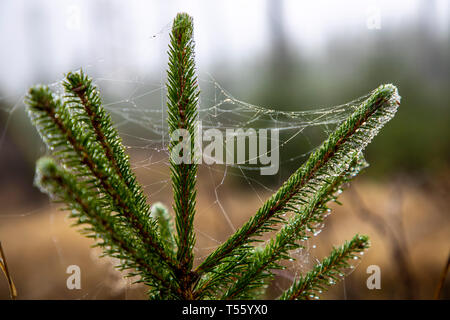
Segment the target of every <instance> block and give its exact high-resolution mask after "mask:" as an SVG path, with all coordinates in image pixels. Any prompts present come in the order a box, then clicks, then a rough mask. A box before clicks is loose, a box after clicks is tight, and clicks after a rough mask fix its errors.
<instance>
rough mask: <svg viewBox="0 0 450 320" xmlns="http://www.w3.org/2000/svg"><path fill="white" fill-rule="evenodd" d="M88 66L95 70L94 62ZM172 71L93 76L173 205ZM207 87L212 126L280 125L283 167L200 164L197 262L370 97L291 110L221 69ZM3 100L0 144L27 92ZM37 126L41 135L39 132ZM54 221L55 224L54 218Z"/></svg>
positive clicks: (307, 255)
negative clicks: (237, 84)
mask: <svg viewBox="0 0 450 320" xmlns="http://www.w3.org/2000/svg"><path fill="white" fill-rule="evenodd" d="M94 67H95V65H94ZM94 67H92V68H94ZM85 71H86V72H87V73H88V74H89V68H88V69H87V70H85ZM164 74H165V72H164V69H163V67H161V73H160V76H159V77H157V78H159V79H158V80H156V81H149V80H148V78H146V77H142V78H136V77H124V76H122V75H120V73H110V74H108V75H103V76H102V75H101V74H100V75H99V74H98V73H97V75H94V76H93V77H94V81H95V84H96V85H97V86H98V87H99V89H100V92H101V95H102V98H103V101H104V106H105V108H106V109H107V110H108V111H109V112H110V113H111V114H112V117H113V120H114V122H115V126H116V128H117V130H118V131H119V134H120V135H121V137H122V139H123V141H124V144H125V146H126V149H127V152H128V153H129V154H130V156H131V161H132V167H133V169H134V171H135V173H136V174H137V176H138V180H139V181H140V182H141V183H142V185H143V187H144V190H145V192H146V194H147V195H148V198H149V202H150V203H155V202H157V201H160V202H163V203H164V204H166V205H167V206H168V207H170V206H171V203H172V200H171V197H172V194H171V182H170V171H169V162H168V158H169V154H168V148H167V146H168V143H169V136H168V127H167V110H166V89H165V79H164ZM56 80H58V79H56ZM59 83H60V81H59V80H58V81H55V82H54V83H50V84H49V86H50V87H51V88H52V89H53V90H54V91H55V92H57V93H62V88H61V86H60V84H59ZM199 87H200V89H201V92H202V94H201V96H200V105H199V113H198V114H199V119H200V120H201V122H202V127H203V129H204V130H208V129H218V130H219V131H221V132H223V134H224V135H225V132H226V130H227V129H239V128H242V129H249V128H254V129H256V130H259V129H271V130H277V131H278V133H279V171H278V172H277V173H276V174H274V175H271V176H261V174H260V165H258V163H257V164H249V163H241V164H236V163H232V164H214V165H207V164H201V165H200V166H199V175H198V182H197V186H198V201H197V215H196V220H195V228H196V230H195V231H196V238H197V245H196V247H195V254H196V263H197V264H198V263H200V262H201V261H202V260H203V259H204V258H205V256H206V255H207V254H208V253H210V252H211V251H212V250H214V248H216V247H217V246H218V245H220V244H221V243H222V242H223V241H224V240H225V239H226V238H227V237H229V236H230V235H231V234H232V233H234V232H235V231H236V230H237V229H238V228H239V227H240V226H241V225H242V224H243V223H245V221H247V220H248V218H249V217H250V216H251V215H252V214H254V213H255V212H256V210H257V209H258V208H259V207H260V206H261V205H262V204H263V203H264V201H265V200H266V199H267V198H268V197H269V196H270V195H271V194H272V193H273V192H275V191H276V190H277V188H278V187H279V186H280V185H281V183H282V182H283V181H284V180H285V179H286V178H287V177H288V176H289V175H290V174H291V173H292V172H293V171H294V170H295V169H296V168H298V167H299V166H300V165H301V164H302V163H303V162H304V161H305V160H306V159H307V157H308V155H309V154H310V153H311V152H312V151H313V150H314V149H315V148H316V147H318V145H319V144H320V142H322V141H323V140H324V139H325V138H326V137H327V136H328V135H329V134H330V133H331V132H332V130H333V129H334V128H335V127H336V125H338V124H339V123H341V122H342V121H343V120H344V119H345V118H346V117H348V116H349V114H350V113H351V112H352V111H353V110H354V109H355V107H356V106H357V105H358V104H359V103H360V102H362V101H363V100H364V99H365V98H367V96H362V97H359V98H357V99H355V100H353V101H351V102H349V103H345V104H339V105H334V106H322V107H317V106H311V107H308V106H301V105H299V106H291V107H289V108H286V110H289V111H286V110H283V109H282V108H280V106H270V105H255V104H252V103H251V102H245V101H242V100H240V99H239V98H238V97H235V96H234V95H233V93H232V92H229V91H228V89H227V88H226V87H225V86H224V85H222V84H221V83H219V81H216V80H215V78H214V75H210V74H201V73H200V76H199ZM1 99H2V101H3V102H6V103H3V104H2V107H1V108H2V109H1V112H2V113H3V114H4V115H6V117H5V118H6V125H5V126H4V127H2V128H1V132H0V139H1V140H0V144H1V143H2V141H3V140H4V139H5V134H6V133H7V132H8V130H9V122H10V121H11V119H12V118H14V117H15V115H16V114H17V113H20V112H21V111H23V110H24V108H25V106H24V104H23V96H16V97H1ZM24 125H29V124H24ZM30 126H31V125H30ZM29 132H33V134H35V135H37V133H36V132H35V131H32V130H30V131H29ZM18 138H20V139H26V137H18ZM271 142H272V141H271ZM1 150H2V149H1V145H0V151H1ZM46 152H47V151H46V150H45V148H43V147H40V149H39V151H38V152H37V153H38V155H44V154H45V153H46ZM37 211H39V210H37ZM41 211H42V210H41ZM35 214H37V212H36V211H27V212H24V213H21V214H15V215H14V218H13V217H12V214H11V215H2V216H1V218H2V221H1V223H4V224H8V223H9V222H10V221H12V220H13V219H16V218H21V219H28V218H29V217H30V216H33V215H35ZM48 223H50V224H51V223H52V219H50V220H49V222H48ZM51 239H52V241H53V242H54V245H55V248H56V250H55V255H58V256H59V257H60V260H63V259H64V251H62V250H61V248H60V247H59V245H58V236H56V235H54V236H52V237H51ZM315 245H316V244H315V241H314V240H309V241H307V242H306V243H305V248H304V249H299V250H298V251H296V252H294V253H293V258H294V260H293V261H289V262H288V263H287V266H288V267H289V269H288V270H289V271H277V272H276V274H277V276H279V277H281V278H285V279H287V280H288V282H289V281H292V280H293V279H295V277H296V276H297V275H298V272H303V271H305V270H307V269H308V268H310V267H311V265H312V264H314V263H316V262H317V257H316V256H315V254H314V251H313V250H312V249H314V247H315ZM92 250H95V249H92ZM93 252H94V253H95V254H94V255H93V256H98V251H93ZM63 262H64V261H61V264H64V263H65V262H64V263H63ZM114 272H115V271H114ZM116 274H118V273H117V272H116ZM118 279H120V277H114V281H113V282H115V283H116V285H115V286H119V287H120V288H119V289H120V290H127V289H128V288H129V287H130V285H131V281H128V280H120V281H119V280H118ZM109 282H111V281H109ZM105 283H106V280H104V281H103V280H101V281H99V284H98V286H96V287H94V288H93V289H91V290H90V291H88V292H85V293H83V294H81V295H80V297H79V298H81V299H94V298H96V297H97V293H98V292H99V291H100V290H102V288H104V287H105V286H107V285H106V284H105ZM117 283H119V284H117ZM108 286H110V285H108ZM275 287H276V288H275V289H274V290H275V291H276V290H279V292H281V290H282V289H283V287H285V286H284V285H282V284H279V283H276V284H275Z"/></svg>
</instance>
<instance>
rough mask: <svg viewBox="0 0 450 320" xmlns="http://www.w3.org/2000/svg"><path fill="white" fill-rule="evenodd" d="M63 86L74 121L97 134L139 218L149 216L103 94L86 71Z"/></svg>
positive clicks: (69, 76)
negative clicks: (103, 103)
mask: <svg viewBox="0 0 450 320" xmlns="http://www.w3.org/2000/svg"><path fill="white" fill-rule="evenodd" d="M63 85H64V88H65V91H66V96H65V103H66V105H68V106H69V107H71V108H73V109H75V110H74V112H72V114H73V117H74V118H76V119H77V120H80V121H81V122H84V123H85V124H86V125H87V126H88V127H89V129H90V130H91V131H93V132H94V133H95V137H96V138H95V139H96V141H97V142H98V143H99V144H100V145H101V147H102V148H103V150H104V153H105V155H106V158H107V159H108V161H109V164H110V166H111V167H112V168H113V169H114V171H115V172H116V174H117V175H118V177H119V178H120V179H121V180H123V182H124V184H125V185H126V186H127V187H128V189H129V190H130V194H131V196H132V197H133V202H134V203H136V204H137V207H138V208H137V209H138V210H139V213H138V215H139V216H141V217H146V216H148V213H149V206H148V204H147V203H146V197H145V196H144V194H143V192H142V188H141V186H140V185H139V183H138V182H137V181H136V176H135V175H134V173H133V171H132V170H131V166H130V161H129V157H128V155H127V154H126V153H125V149H124V147H123V144H122V139H121V138H120V136H119V134H118V133H117V130H116V129H115V128H114V126H113V123H112V121H111V116H110V115H109V114H108V113H107V112H106V110H105V109H104V108H103V107H102V102H101V97H100V94H99V92H98V90H97V88H96V87H95V86H94V85H93V83H92V79H90V78H89V77H88V76H86V75H85V74H84V73H83V71H82V70H80V71H79V72H75V73H72V72H69V73H68V74H67V76H66V80H65V81H64V82H63ZM79 109H82V110H81V111H82V112H77V111H78V110H79ZM83 111H84V112H83Z"/></svg>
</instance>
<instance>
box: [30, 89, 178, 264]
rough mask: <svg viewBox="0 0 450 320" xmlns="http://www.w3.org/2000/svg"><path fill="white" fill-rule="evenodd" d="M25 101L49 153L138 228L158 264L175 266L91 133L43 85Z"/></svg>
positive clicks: (149, 219) (152, 225)
mask: <svg viewBox="0 0 450 320" xmlns="http://www.w3.org/2000/svg"><path fill="white" fill-rule="evenodd" d="M26 102H27V104H28V106H29V107H28V111H29V115H30V118H31V119H32V121H33V123H34V124H35V126H36V128H37V129H38V132H39V133H40V135H41V137H42V138H43V140H44V141H45V142H46V144H47V146H48V147H49V149H50V150H51V151H52V153H53V154H54V155H55V156H57V157H58V159H59V160H60V161H61V163H63V164H64V165H65V166H66V167H67V168H70V169H71V170H72V171H73V172H75V173H76V174H77V175H78V176H79V177H80V178H83V179H86V180H87V181H88V182H89V186H90V188H92V189H97V190H99V191H100V192H99V197H100V198H101V199H102V201H103V202H104V203H105V205H111V206H113V207H114V209H115V210H116V211H118V212H120V213H121V215H122V216H123V217H124V218H125V219H126V220H127V221H128V223H129V224H130V225H132V226H133V227H134V228H136V230H138V231H139V234H140V236H141V238H142V240H143V241H144V242H145V243H146V244H147V247H148V250H149V251H150V252H153V253H154V254H156V255H158V256H159V257H160V263H165V264H167V265H168V266H170V267H171V268H172V269H175V267H174V264H173V262H171V259H170V257H169V256H168V255H167V254H166V252H165V251H164V249H163V247H162V245H161V243H160V241H159V239H158V236H157V233H156V231H155V230H156V225H155V222H154V221H153V219H151V218H150V216H149V215H145V216H143V215H142V214H140V212H139V210H138V209H137V203H136V202H134V201H133V200H134V199H133V197H132V195H131V194H130V190H129V189H128V188H127V187H126V186H125V185H124V184H123V182H122V180H121V179H120V178H119V177H118V176H117V175H116V174H113V171H111V168H110V167H109V166H108V165H107V163H108V160H107V158H106V156H105V154H104V151H103V149H102V148H101V146H100V145H99V144H98V143H97V141H96V140H95V138H94V136H93V135H92V133H91V132H90V131H89V130H85V128H84V127H83V126H82V125H81V124H80V123H79V122H77V121H74V116H73V114H72V113H70V110H69V108H67V106H66V105H65V104H64V103H63V102H62V101H61V100H60V99H58V98H57V97H56V96H54V95H53V93H52V92H51V91H50V90H49V89H48V88H47V87H33V88H31V89H30V92H29V94H28V96H27V98H26Z"/></svg>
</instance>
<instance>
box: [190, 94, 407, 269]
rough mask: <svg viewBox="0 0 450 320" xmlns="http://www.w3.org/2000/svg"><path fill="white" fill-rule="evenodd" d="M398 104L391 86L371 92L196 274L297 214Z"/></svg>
mask: <svg viewBox="0 0 450 320" xmlns="http://www.w3.org/2000/svg"><path fill="white" fill-rule="evenodd" d="M399 104H400V97H399V95H398V93H397V88H396V87H394V86H393V85H382V86H380V87H379V88H377V89H376V90H374V91H373V92H372V94H371V95H370V97H369V98H368V99H367V100H365V101H364V102H362V103H361V105H360V106H359V107H358V108H357V109H356V110H355V111H354V113H353V114H352V115H351V116H350V117H349V118H347V119H346V120H345V121H344V122H343V123H342V124H341V125H340V126H339V127H338V128H337V129H336V130H335V131H334V132H333V133H332V134H331V135H330V136H329V138H328V139H327V140H326V141H325V142H324V143H323V144H322V145H321V146H320V147H319V148H318V149H317V150H316V151H315V152H314V153H312V154H311V156H310V157H309V159H308V160H307V162H306V163H305V164H304V165H303V166H301V167H300V168H299V169H298V170H297V171H296V172H295V173H294V174H293V175H292V176H291V177H290V178H289V179H288V180H287V181H286V182H285V183H284V184H283V185H282V186H281V188H280V189H279V190H278V191H277V192H276V193H275V194H274V195H273V196H272V197H271V198H270V199H269V200H268V201H267V202H266V203H265V204H264V205H263V206H262V207H261V208H260V209H259V210H258V211H257V213H256V214H255V216H253V217H252V218H251V219H250V220H249V221H248V222H247V223H245V224H244V226H243V227H241V228H240V229H239V230H238V231H237V232H236V233H235V234H233V235H232V236H231V237H230V238H229V239H228V240H227V241H226V242H225V243H223V244H222V245H220V246H219V248H217V249H216V250H215V251H214V252H213V253H211V254H210V255H209V256H208V257H207V258H206V259H205V261H204V262H203V263H202V264H200V266H199V267H198V268H197V269H196V272H197V273H198V274H199V275H202V274H203V273H205V272H209V271H211V270H212V268H214V267H215V266H217V265H218V264H219V263H221V262H222V261H223V260H224V259H227V258H230V259H232V260H238V259H236V257H237V256H238V257H239V256H240V257H243V256H245V255H246V253H247V249H248V247H249V246H248V244H249V243H250V242H252V241H254V240H255V238H256V237H257V236H260V235H261V234H262V233H263V232H267V231H270V230H273V226H274V225H275V224H276V223H280V222H283V218H282V215H283V214H284V213H287V212H294V213H296V212H298V207H299V206H301V205H302V204H304V203H305V199H307V196H308V195H309V194H310V192H311V191H315V190H317V188H319V187H320V185H321V184H323V183H327V181H328V179H329V178H330V177H331V176H335V175H340V174H342V173H343V172H345V171H346V170H347V169H348V167H349V166H350V164H351V162H352V160H353V159H354V158H355V157H356V156H357V155H358V154H359V153H360V152H362V150H364V148H365V147H366V146H367V145H368V144H369V142H370V141H371V140H372V138H373V137H374V136H375V135H376V134H377V133H378V131H379V130H380V129H381V127H382V126H383V125H384V124H385V123H386V122H388V121H389V120H390V119H391V118H392V117H393V116H394V114H395V112H396V111H397V108H398V106H399ZM233 257H234V258H233ZM241 260H242V259H241ZM237 265H238V264H236V266H237Z"/></svg>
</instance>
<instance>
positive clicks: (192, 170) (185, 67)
mask: <svg viewBox="0 0 450 320" xmlns="http://www.w3.org/2000/svg"><path fill="white" fill-rule="evenodd" d="M192 36H193V23H192V18H191V17H190V16H189V15H187V14H185V13H180V14H178V15H177V16H176V17H175V19H174V21H173V26H172V33H171V35H170V45H169V69H168V71H167V98H168V103H167V106H168V124H169V135H171V136H172V134H174V133H175V132H176V131H177V130H179V129H184V130H187V131H188V132H189V135H190V138H191V140H190V151H191V154H190V155H187V156H188V157H187V158H188V159H189V161H187V162H188V163H185V162H183V163H175V161H174V160H173V159H172V157H170V168H171V178H172V188H173V196H174V205H173V208H174V211H175V222H176V230H177V238H176V242H177V248H178V251H177V260H178V262H179V266H180V269H181V273H182V274H181V275H180V278H181V282H182V283H184V286H185V288H186V291H188V292H189V291H190V288H189V287H190V286H191V282H192V276H193V275H192V274H191V269H192V265H193V259H194V255H193V248H194V244H195V234H194V215H195V204H196V196H197V194H196V189H195V184H196V180H197V164H196V163H195V161H194V151H195V138H194V137H195V122H196V121H197V118H198V114H197V109H198V106H197V105H198V95H199V90H198V86H197V77H196V75H195V61H194V41H193V38H192ZM178 143H179V141H175V140H174V139H171V142H170V145H169V153H172V152H174V148H175V147H176V145H177V144H178ZM188 297H189V294H188Z"/></svg>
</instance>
